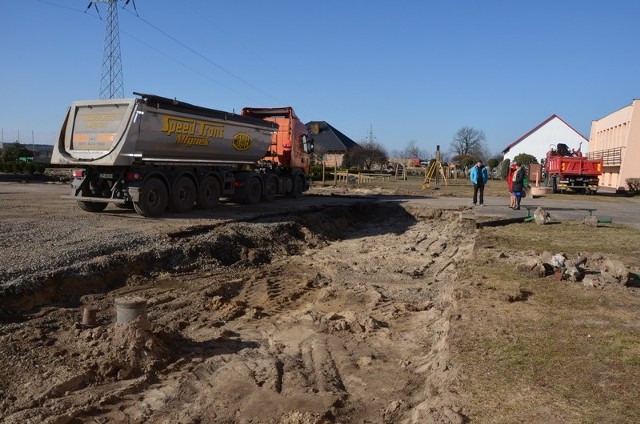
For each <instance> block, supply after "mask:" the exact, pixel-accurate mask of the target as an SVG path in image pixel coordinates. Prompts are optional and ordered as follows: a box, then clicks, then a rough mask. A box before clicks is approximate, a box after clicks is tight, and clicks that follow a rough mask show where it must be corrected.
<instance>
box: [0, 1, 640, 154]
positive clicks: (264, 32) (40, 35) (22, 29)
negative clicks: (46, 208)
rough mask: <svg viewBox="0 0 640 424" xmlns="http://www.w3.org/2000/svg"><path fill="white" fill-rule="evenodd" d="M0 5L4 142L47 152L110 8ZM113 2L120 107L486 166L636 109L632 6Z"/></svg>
mask: <svg viewBox="0 0 640 424" xmlns="http://www.w3.org/2000/svg"><path fill="white" fill-rule="evenodd" d="M88 3H89V1H88V0H0V47H1V50H0V52H1V53H0V54H1V55H2V60H1V62H0V127H1V128H2V134H3V140H4V142H5V143H8V142H13V141H15V140H16V139H17V137H18V132H19V136H20V141H21V142H23V143H25V144H30V143H31V142H32V141H34V142H35V143H44V144H53V142H54V140H55V138H56V137H57V134H58V132H59V129H60V126H61V123H62V119H63V117H64V115H65V112H66V109H67V107H68V105H69V104H70V103H71V102H72V101H73V100H80V99H93V98H98V96H99V88H100V86H99V83H100V70H101V69H100V68H101V63H102V53H103V41H104V23H105V22H104V19H106V10H107V9H106V5H105V4H100V5H99V9H100V14H101V16H102V19H103V20H100V19H99V18H98V17H97V15H96V12H95V9H92V10H91V11H88V12H87V13H84V10H85V8H86V7H87V4H88ZM123 5H124V2H123V1H121V2H120V7H119V9H118V10H119V21H120V45H121V54H122V64H123V74H124V91H125V97H130V96H132V93H133V92H134V91H137V92H143V93H151V94H157V95H161V96H165V97H171V98H174V97H175V98H178V99H179V100H183V101H186V102H189V103H194V104H197V105H200V106H205V107H210V108H214V109H221V110H228V111H233V110H235V111H236V112H239V111H240V109H241V108H242V107H244V106H283V105H290V106H293V107H294V108H295V109H296V111H297V113H298V115H299V116H300V118H301V119H302V120H303V121H304V122H308V121H311V120H324V121H327V122H329V123H330V124H331V125H333V126H334V127H336V128H338V129H339V130H340V131H342V132H343V133H345V134H346V135H348V136H349V137H351V138H352V139H354V140H355V141H361V140H364V139H366V138H367V137H368V133H369V130H370V129H372V132H373V136H374V137H375V140H376V141H377V142H379V143H381V144H382V145H384V146H385V147H386V148H387V150H388V151H389V153H391V152H392V151H393V150H402V149H403V148H404V147H406V146H407V144H408V143H409V142H410V141H411V140H415V142H416V144H417V145H418V147H420V148H421V149H423V150H424V151H426V152H428V153H430V154H433V152H434V151H435V146H436V145H441V146H442V148H443V150H445V151H446V150H448V148H449V144H450V142H451V139H452V138H453V136H454V135H455V133H456V131H457V130H458V129H460V128H461V127H463V126H471V127H474V128H477V129H480V130H482V131H484V132H485V134H486V136H487V143H488V146H489V148H490V150H491V152H492V153H498V152H500V151H501V150H502V149H503V148H504V147H506V146H507V145H508V144H510V143H511V142H513V141H514V140H516V139H517V138H519V137H520V136H522V135H523V134H525V133H526V132H528V131H529V130H531V129H532V128H533V127H535V126H536V125H538V124H539V123H540V122H542V121H543V120H545V119H546V118H548V117H549V116H550V115H552V114H557V115H559V116H560V117H561V118H562V119H563V120H565V121H566V122H567V123H569V124H570V125H571V126H573V127H574V128H575V129H576V130H578V131H579V132H580V133H582V134H583V135H584V136H585V137H587V138H588V137H589V132H590V128H591V121H592V120H594V119H598V118H601V117H603V116H605V115H608V114H609V113H611V112H613V111H615V110H617V109H620V108H622V107H624V106H626V105H628V104H630V103H631V101H632V99H634V98H638V97H640V72H639V71H640V66H639V65H640V54H639V46H640V44H639V40H640V37H639V33H638V28H639V24H638V22H640V1H637V0H608V1H604V0H599V1H595V0H529V1H526V0H511V1H507V0H440V1H434V0H404V1H403V0H395V1H391V0H387V1H382V0H323V1H304V0H303V1H300V0H298V1H294V0H278V1H264V0H243V1H226V2H222V1H215V0H153V1H152V0H136V1H135V5H136V7H137V13H138V15H139V16H136V14H135V12H134V9H133V7H132V3H129V5H128V6H126V7H125V8H124V9H123V8H122V6H123Z"/></svg>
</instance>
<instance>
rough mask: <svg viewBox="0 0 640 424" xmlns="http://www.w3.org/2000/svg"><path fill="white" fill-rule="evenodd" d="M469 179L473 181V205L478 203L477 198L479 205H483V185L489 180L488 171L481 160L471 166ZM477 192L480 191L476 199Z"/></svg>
mask: <svg viewBox="0 0 640 424" xmlns="http://www.w3.org/2000/svg"><path fill="white" fill-rule="evenodd" d="M469 179H470V180H471V182H472V183H473V206H475V205H476V204H477V203H478V200H480V205H484V185H485V184H486V183H487V181H489V172H488V171H487V168H486V167H485V166H484V165H483V164H482V161H481V160H479V161H478V163H477V164H476V165H475V166H474V167H473V168H471V172H470V173H469ZM478 193H480V199H478Z"/></svg>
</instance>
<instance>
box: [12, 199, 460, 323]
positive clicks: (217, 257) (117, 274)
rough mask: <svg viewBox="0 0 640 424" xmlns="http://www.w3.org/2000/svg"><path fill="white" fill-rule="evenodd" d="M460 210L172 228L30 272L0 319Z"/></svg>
mask: <svg viewBox="0 0 640 424" xmlns="http://www.w3.org/2000/svg"><path fill="white" fill-rule="evenodd" d="M456 215H457V213H456V212H452V211H443V210H439V209H426V210H425V209H416V210H413V211H407V210H406V209H405V208H403V207H402V206H400V205H399V204H396V203H384V204H383V203H370V204H360V205H352V206H341V207H329V208H325V209H319V210H316V211H312V212H307V213H297V214H289V213H284V214H283V213H280V214H277V215H270V216H262V217H259V218H256V219H252V220H251V221H242V222H232V223H223V224H216V225H211V226H206V225H204V226H203V225H200V226H194V227H188V228H186V229H184V230H180V231H177V232H170V233H167V234H166V235H164V236H163V237H161V238H160V239H158V240H152V241H150V240H148V239H140V240H136V241H135V242H134V243H135V245H134V247H133V248H131V247H129V248H128V249H127V250H115V251H107V252H98V253H97V254H94V256H92V257H91V258H87V259H85V260H82V259H80V260H78V261H69V262H67V263H63V264H60V263H56V262H52V267H51V268H47V269H41V270H37V271H35V272H34V271H31V270H25V271H24V272H23V273H21V274H20V275H19V276H17V278H15V279H14V281H13V282H11V283H10V284H5V285H4V286H2V288H1V289H0V318H5V319H11V318H14V319H16V318H19V317H20V316H21V314H23V313H25V312H28V311H30V310H33V309H34V308H36V307H40V306H47V305H58V306H66V307H76V306H78V305H79V304H80V303H79V302H80V298H81V297H82V296H83V295H86V294H89V293H99V292H105V291H109V290H114V289H117V288H119V287H122V286H125V285H127V284H132V282H134V281H138V282H139V281H141V280H142V281H150V280H153V278H154V276H157V275H159V274H163V273H176V272H182V273H184V272H196V271H198V270H209V269H212V268H216V269H219V270H224V269H229V270H230V269H236V270H241V269H245V268H250V267H257V266H261V265H264V264H267V263H269V262H270V261H271V260H272V259H273V258H276V257H281V256H287V255H296V254H300V253H301V252H303V251H305V250H306V249H313V248H316V247H318V246H322V245H326V244H327V243H330V242H331V241H333V240H339V239H342V238H345V237H349V234H350V233H351V232H353V231H355V230H357V229H358V228H362V227H365V226H369V227H375V224H376V222H382V221H384V220H386V219H389V218H390V217H393V219H394V220H396V222H397V223H398V224H399V225H398V229H396V230H394V231H395V232H396V233H398V234H400V233H402V231H403V229H406V228H408V227H409V226H410V225H412V224H414V223H415V222H416V219H424V218H436V219H449V218H450V217H451V216H456Z"/></svg>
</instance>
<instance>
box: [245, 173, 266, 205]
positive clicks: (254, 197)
mask: <svg viewBox="0 0 640 424" xmlns="http://www.w3.org/2000/svg"><path fill="white" fill-rule="evenodd" d="M244 184H245V187H244V189H245V191H246V203H247V204H249V205H257V204H258V203H260V199H261V198H262V185H261V184H260V180H259V179H257V178H255V177H252V178H249V179H247V181H246V182H245V183H244Z"/></svg>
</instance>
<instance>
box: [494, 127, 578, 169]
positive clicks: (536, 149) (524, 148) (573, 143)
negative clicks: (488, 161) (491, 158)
mask: <svg viewBox="0 0 640 424" xmlns="http://www.w3.org/2000/svg"><path fill="white" fill-rule="evenodd" d="M587 142H588V140H587V138H586V137H585V136H583V135H582V134H580V133H579V132H578V131H576V130H575V129H574V128H573V127H572V126H571V125H569V124H567V123H566V122H564V121H563V120H562V119H560V117H559V116H558V115H551V116H550V117H549V118H547V119H546V120H544V121H543V122H542V123H540V124H539V125H538V126H537V127H535V128H534V129H532V130H531V131H529V132H528V133H526V134H525V135H523V136H522V137H520V138H519V139H517V140H516V141H514V142H513V143H511V144H509V145H508V146H507V147H506V148H505V149H504V150H503V151H502V154H503V155H504V158H505V159H509V160H510V161H511V162H513V158H515V157H516V156H518V155H519V154H520V153H526V154H529V155H532V156H535V157H536V159H538V163H541V161H542V159H545V158H546V157H547V152H548V151H549V148H550V147H551V146H553V147H556V146H557V145H558V143H564V144H566V145H567V146H568V147H569V149H573V150H578V149H582V151H583V152H585V153H586V151H587Z"/></svg>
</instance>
